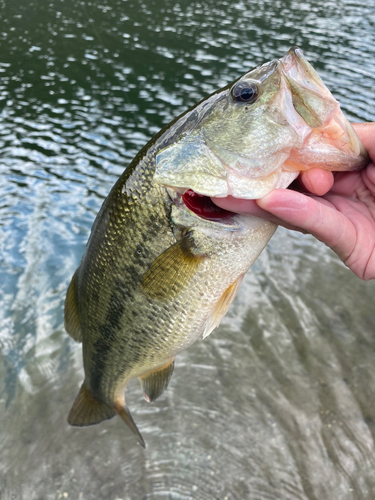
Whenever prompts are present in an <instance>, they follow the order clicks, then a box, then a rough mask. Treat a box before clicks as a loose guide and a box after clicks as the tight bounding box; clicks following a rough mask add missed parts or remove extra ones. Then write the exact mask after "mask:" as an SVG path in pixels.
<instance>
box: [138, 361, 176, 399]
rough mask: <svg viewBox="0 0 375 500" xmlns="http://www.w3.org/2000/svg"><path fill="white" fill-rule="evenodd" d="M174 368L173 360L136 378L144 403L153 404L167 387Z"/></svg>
mask: <svg viewBox="0 0 375 500" xmlns="http://www.w3.org/2000/svg"><path fill="white" fill-rule="evenodd" d="M173 368H174V358H172V359H170V360H169V361H168V362H167V363H165V364H164V365H163V366H160V367H159V368H157V369H156V370H154V371H152V372H148V373H146V374H145V375H142V376H141V377H138V380H139V381H140V383H141V385H142V390H143V394H144V396H145V399H146V401H148V402H149V403H153V402H154V401H155V400H156V399H157V398H158V397H159V396H161V395H162V394H163V392H164V391H165V389H166V388H167V387H168V384H169V381H170V379H171V376H172V373H173Z"/></svg>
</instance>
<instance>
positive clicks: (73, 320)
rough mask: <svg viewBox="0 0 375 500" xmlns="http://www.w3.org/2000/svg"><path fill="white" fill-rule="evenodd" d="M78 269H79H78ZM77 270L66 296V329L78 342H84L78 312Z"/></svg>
mask: <svg viewBox="0 0 375 500" xmlns="http://www.w3.org/2000/svg"><path fill="white" fill-rule="evenodd" d="M77 271H78V269H77ZM77 271H76V272H75V273H74V275H73V278H72V280H71V282H70V284H69V286H68V291H67V292H66V298H65V308H64V319H65V330H66V331H67V332H68V334H69V335H70V336H71V337H72V339H74V340H75V341H77V342H82V333H81V325H80V322H79V314H78V286H77Z"/></svg>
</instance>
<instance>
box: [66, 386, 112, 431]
mask: <svg viewBox="0 0 375 500" xmlns="http://www.w3.org/2000/svg"><path fill="white" fill-rule="evenodd" d="M115 415H116V412H115V410H114V409H113V408H112V407H111V406H110V405H108V404H107V403H104V402H102V401H99V400H97V399H95V398H94V396H93V395H92V394H91V392H90V391H89V390H88V389H87V388H86V386H85V384H82V387H81V390H80V391H79V393H78V396H77V398H76V400H75V401H74V404H73V406H72V409H71V410H70V413H69V416H68V423H69V424H70V425H74V426H78V427H84V426H86V425H94V424H99V422H102V421H103V420H107V419H109V418H112V417H114V416H115Z"/></svg>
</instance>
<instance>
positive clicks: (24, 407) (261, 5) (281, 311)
mask: <svg viewBox="0 0 375 500" xmlns="http://www.w3.org/2000/svg"><path fill="white" fill-rule="evenodd" d="M0 5H1V16H2V19H1V30H0V31H1V33H0V40H1V48H2V50H1V54H0V73H1V80H0V113H1V127H0V145H1V153H2V161H1V166H0V169H1V178H0V195H1V196H0V265H1V271H0V272H1V288H0V304H1V307H0V318H1V330H0V451H1V454H0V498H1V500H3V499H6V500H8V499H17V500H18V499H28V500H29V499H59V498H74V499H89V500H90V499H97V498H105V499H108V500H115V499H123V500H125V499H126V500H133V499H138V498H139V499H160V500H161V499H163V500H164V499H165V500H166V499H178V500H185V499H191V498H194V499H204V500H207V499H220V500H224V499H227V500H232V499H236V500H237V499H241V500H243V499H254V500H255V499H256V500H259V499H276V498H282V499H309V500H313V499H314V500H315V499H319V500H322V499H330V500H331V499H332V498H340V499H344V500H346V499H348V500H349V499H354V500H358V499H368V498H372V497H373V495H374V494H375V459H374V456H375V446H374V436H375V370H374V358H375V347H374V346H375V342H374V341H375V338H374V335H375V334H374V323H375V313H374V308H373V297H374V291H375V289H374V284H373V283H362V282H360V281H359V280H358V279H357V278H355V277H354V276H351V275H350V273H349V272H348V271H347V270H346V269H345V268H344V266H343V265H342V264H341V263H340V262H339V261H338V259H337V258H336V257H335V256H334V255H333V254H332V253H331V252H330V251H329V250H328V249H326V248H325V247H324V246H323V245H321V244H320V243H319V242H316V241H314V240H313V239H312V238H309V237H307V236H302V235H298V234H291V233H289V232H287V231H286V230H279V231H278V233H277V234H276V236H275V237H274V238H273V240H272V241H271V243H270V245H269V246H268V248H267V250H266V251H265V252H264V253H263V254H262V256H261V257H260V258H259V260H258V261H257V263H256V264H255V265H254V267H253V269H252V271H251V272H250V273H249V274H248V276H247V277H246V278H245V280H244V283H243V285H242V287H241V289H240V292H239V295H238V297H237V299H236V301H235V303H234V304H233V306H232V308H231V309H230V312H229V314H228V316H227V317H226V318H225V320H224V321H223V324H222V326H221V327H220V328H219V329H218V330H216V331H215V333H214V334H212V335H211V336H210V337H209V338H208V339H206V340H205V341H204V342H201V341H198V342H197V343H196V344H195V345H194V346H193V347H192V348H190V349H189V350H188V351H186V352H184V353H183V354H181V355H180V356H179V357H178V358H177V362H176V369H175V373H174V375H173V378H172V381H171V384H170V388H169V389H168V390H167V391H166V393H165V394H164V395H163V396H162V397H161V398H160V400H158V401H157V402H156V403H155V404H153V405H148V404H147V403H146V402H145V401H144V400H143V398H142V395H141V391H140V388H139V387H138V385H137V384H138V383H135V382H134V383H132V384H131V385H130V387H129V389H128V398H127V399H128V401H129V405H130V406H131V408H132V412H133V415H134V419H135V420H136V422H137V424H138V425H139V427H140V430H141V432H142V434H143V435H144V437H145V440H146V442H147V449H146V450H143V449H142V448H141V447H140V446H139V445H138V444H137V443H136V440H135V439H134V436H133V435H132V434H131V433H130V432H129V430H128V429H127V428H126V427H125V426H124V424H123V423H122V422H121V421H120V419H113V420H111V421H107V422H104V423H102V424H101V425H98V426H94V427H92V428H86V429H76V428H72V427H69V426H68V424H67V423H66V416H67V413H68V411H69V409H70V407H71V404H72V402H73V400H74V398H75V396H76V393H77V390H78V387H79V384H80V382H81V380H82V362H81V350H80V346H78V345H76V344H75V343H74V342H73V341H72V340H71V339H70V338H69V337H68V336H67V335H66V333H65V332H64V329H63V317H62V311H63V301H64V295H65V291H66V288H67V285H68V282H69V280H70V277H71V275H72V273H73V272H74V270H75V268H76V267H77V265H78V263H79V260H80V258H81V256H82V253H83V250H84V246H85V243H86V241H87V237H88V234H89V231H90V227H91V224H92V222H93V219H94V217H95V214H96V212H97V211H98V209H99V207H100V205H101V203H102V201H103V198H104V196H105V195H106V194H107V193H108V191H109V189H110V187H111V186H112V184H113V183H114V181H115V180H116V178H117V177H118V176H119V174H120V173H121V172H122V171H123V169H124V168H125V167H126V165H127V164H128V162H129V160H130V159H131V158H132V156H133V155H134V154H135V153H136V152H137V151H138V149H139V148H140V147H141V146H142V145H143V144H144V143H145V142H146V141H147V140H148V139H149V138H150V137H152V135H154V134H155V133H156V132H157V131H158V130H159V128H160V127H161V126H163V125H165V124H166V123H168V122H169V121H170V120H171V119H172V118H173V117H175V116H177V115H178V114H179V113H180V112H182V111H183V110H184V109H186V108H187V107H188V106H190V105H193V104H194V103H196V102H197V101H198V100H199V99H201V98H202V97H204V96H205V95H206V94H207V93H209V92H212V91H213V90H215V89H216V88H218V87H220V86H222V85H224V84H226V83H228V82H229V81H231V80H233V79H234V78H236V77H237V76H239V75H240V74H241V73H243V72H244V71H246V70H248V69H249V68H250V67H252V66H254V65H256V64H259V63H261V62H263V61H265V60H269V59H272V58H275V57H280V56H281V55H282V54H283V53H284V52H286V51H287V49H288V48H289V47H290V46H291V45H294V44H297V45H299V46H301V47H302V49H303V50H304V51H305V52H306V55H307V57H308V58H309V60H310V61H311V62H312V63H313V64H314V65H315V67H316V68H317V69H318V70H319V72H320V74H321V75H322V77H323V79H324V81H325V82H326V83H327V84H328V85H329V86H330V88H331V89H332V91H333V93H334V94H335V96H336V97H338V98H339V99H340V101H341V103H342V107H343V109H344V112H345V113H346V114H347V116H349V118H351V119H354V120H357V121H366V120H374V119H375V97H374V92H373V89H374V83H375V69H374V64H373V61H374V54H373V47H374V43H375V36H374V33H375V30H374V25H375V15H374V12H375V3H374V0H370V1H369V2H366V3H365V4H363V5H359V4H357V3H355V2H352V1H350V0H343V1H342V2H339V3H337V2H335V1H324V2H323V1H318V2H311V1H307V2H304V3H300V2H296V1H292V0H288V1H283V2H282V1H263V2H255V1H240V2H227V1H221V0H219V1H216V2H213V1H206V2H193V3H188V2H182V3H175V2H171V1H166V2H160V1H157V2H156V1H149V0H147V1H145V2H133V1H132V0H98V1H95V2H90V1H88V0H78V1H72V0H61V1H59V2H52V3H49V4H48V3H45V2H40V1H38V0H30V1H25V0H21V1H19V2H13V3H11V2H5V1H3V2H2V3H0Z"/></svg>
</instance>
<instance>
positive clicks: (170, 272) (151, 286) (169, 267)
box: [141, 233, 206, 300]
mask: <svg viewBox="0 0 375 500" xmlns="http://www.w3.org/2000/svg"><path fill="white" fill-rule="evenodd" d="M205 257H206V256H205V255H203V254H199V252H197V249H196V247H195V242H194V237H193V235H192V233H188V234H186V235H185V236H184V237H183V238H182V239H181V240H179V241H177V242H176V243H174V244H173V245H172V246H170V247H169V248H168V249H167V250H165V252H163V253H162V254H160V255H159V257H157V258H156V259H155V260H154V262H153V263H152V264H151V266H150V268H149V270H148V271H147V272H146V273H145V275H144V276H143V279H142V283H141V289H142V290H143V292H144V293H145V294H146V295H148V296H149V297H150V298H152V299H157V300H170V299H173V298H174V297H176V295H178V294H179V293H180V292H181V291H182V290H183V289H184V288H185V287H186V286H187V285H188V284H189V281H190V279H191V278H192V276H193V275H194V274H195V273H196V271H197V270H198V267H199V265H200V264H201V263H202V262H203V260H204V259H205Z"/></svg>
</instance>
